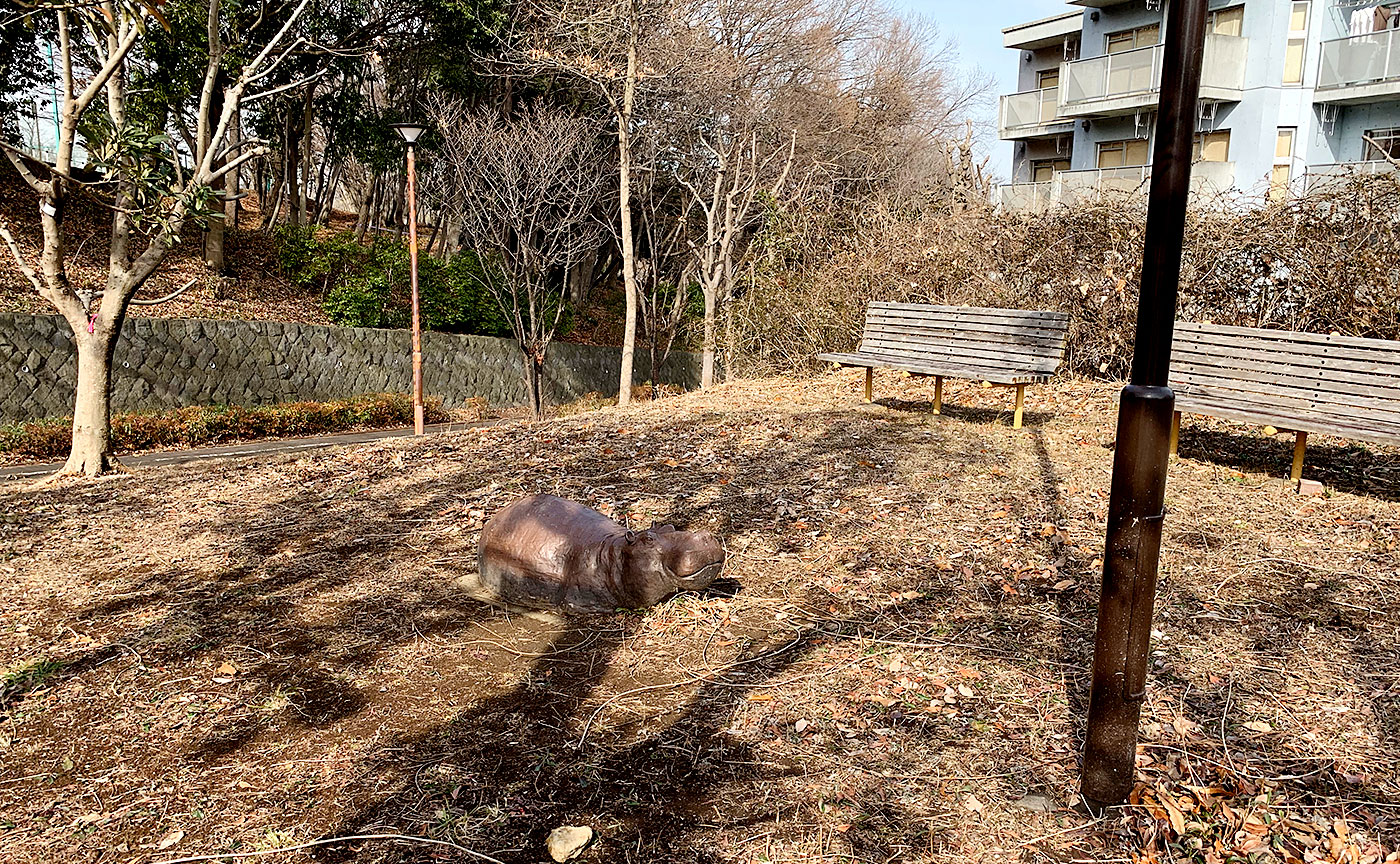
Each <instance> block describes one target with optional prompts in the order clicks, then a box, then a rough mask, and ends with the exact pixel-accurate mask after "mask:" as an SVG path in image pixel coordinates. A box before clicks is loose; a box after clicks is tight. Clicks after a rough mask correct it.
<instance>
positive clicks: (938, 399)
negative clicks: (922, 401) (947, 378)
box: [933, 375, 943, 414]
mask: <svg viewBox="0 0 1400 864" xmlns="http://www.w3.org/2000/svg"><path fill="white" fill-rule="evenodd" d="M933 413H935V414H942V413H943V376H942V375H939V376H937V377H935V378H934V379H933Z"/></svg>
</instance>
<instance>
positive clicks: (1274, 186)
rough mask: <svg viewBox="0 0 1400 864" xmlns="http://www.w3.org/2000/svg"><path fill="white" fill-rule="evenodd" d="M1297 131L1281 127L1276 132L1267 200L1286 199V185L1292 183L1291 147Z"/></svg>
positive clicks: (1289, 127) (1288, 127)
mask: <svg viewBox="0 0 1400 864" xmlns="http://www.w3.org/2000/svg"><path fill="white" fill-rule="evenodd" d="M1297 137H1298V130H1297V129H1295V128H1293V127H1291V126H1283V127H1280V128H1279V130H1278V138H1277V139H1276V141H1275V143H1274V170H1273V171H1272V172H1270V174H1269V200H1270V201H1281V200H1283V199H1284V198H1287V197H1288V185H1289V184H1290V183H1291V182H1292V181H1293V147H1294V139H1295V138H1297Z"/></svg>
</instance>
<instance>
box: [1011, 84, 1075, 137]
mask: <svg viewBox="0 0 1400 864" xmlns="http://www.w3.org/2000/svg"><path fill="white" fill-rule="evenodd" d="M1058 94H1059V90H1058V89H1057V88H1055V87H1046V88H1045V89H1043V90H1028V91H1026V92H1024V93H1013V94H1011V95H1010V96H1003V97H1001V112H1000V114H999V120H998V123H997V134H998V135H999V136H1000V137H1001V138H1002V140H1004V141H1011V140H1015V139H1018V138H1037V137H1040V136H1042V135H1060V134H1064V133H1065V132H1069V131H1071V130H1072V129H1073V128H1074V118H1072V117H1061V116H1060V115H1059V111H1058V107H1059V106H1058V105H1057V104H1056V99H1057V97H1058Z"/></svg>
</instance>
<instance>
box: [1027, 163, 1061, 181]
mask: <svg viewBox="0 0 1400 864" xmlns="http://www.w3.org/2000/svg"><path fill="white" fill-rule="evenodd" d="M1068 170H1069V160H1068V159H1037V160H1036V161H1034V162H1032V163H1031V182H1032V183H1049V182H1050V181H1051V180H1054V179H1055V175H1056V174H1059V173H1060V172H1061V171H1068Z"/></svg>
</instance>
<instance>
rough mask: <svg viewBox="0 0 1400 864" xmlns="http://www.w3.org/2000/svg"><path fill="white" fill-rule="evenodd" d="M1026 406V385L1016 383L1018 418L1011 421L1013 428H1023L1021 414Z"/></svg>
mask: <svg viewBox="0 0 1400 864" xmlns="http://www.w3.org/2000/svg"><path fill="white" fill-rule="evenodd" d="M1025 408H1026V385H1024V384H1017V385H1016V419H1015V420H1013V421H1012V422H1011V428H1012V429H1020V428H1021V416H1022V414H1024V413H1025Z"/></svg>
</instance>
